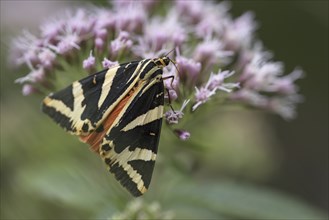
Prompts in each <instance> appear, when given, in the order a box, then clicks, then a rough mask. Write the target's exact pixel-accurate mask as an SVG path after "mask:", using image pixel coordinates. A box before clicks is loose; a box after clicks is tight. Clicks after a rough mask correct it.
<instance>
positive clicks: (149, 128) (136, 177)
mask: <svg viewBox="0 0 329 220" xmlns="http://www.w3.org/2000/svg"><path fill="white" fill-rule="evenodd" d="M158 72H159V75H158V76H159V77H157V79H156V80H154V82H151V83H150V82H148V83H145V84H144V85H142V86H140V87H137V88H136V91H135V92H134V94H132V98H131V99H130V100H129V101H128V102H127V103H126V106H125V108H124V109H123V110H122V111H121V113H120V116H119V117H117V119H118V120H117V121H116V122H115V123H114V124H113V127H112V128H111V129H109V131H108V133H107V134H106V135H105V137H104V138H103V141H102V144H101V147H100V155H101V157H102V158H103V160H104V162H105V163H106V164H107V166H108V169H109V171H110V172H111V173H113V174H114V175H115V177H116V179H117V180H118V181H119V182H120V183H121V185H123V186H124V187H125V188H127V189H128V191H129V192H130V193H131V194H132V195H134V196H140V195H142V194H143V193H144V192H146V190H147V189H148V187H149V185H150V181H151V177H152V172H153V168H154V164H155V159H156V154H157V150H158V143H159V135H160V131H161V123H162V116H163V103H164V86H163V82H162V79H161V76H162V70H160V69H159V70H158Z"/></svg>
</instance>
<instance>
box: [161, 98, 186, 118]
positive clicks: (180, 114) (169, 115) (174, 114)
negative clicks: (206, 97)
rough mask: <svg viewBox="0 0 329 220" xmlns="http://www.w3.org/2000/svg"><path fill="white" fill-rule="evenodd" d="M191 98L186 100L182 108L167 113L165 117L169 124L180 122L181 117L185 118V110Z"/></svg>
mask: <svg viewBox="0 0 329 220" xmlns="http://www.w3.org/2000/svg"><path fill="white" fill-rule="evenodd" d="M189 102H190V100H184V102H183V104H182V107H181V108H180V110H175V111H173V110H172V109H171V110H169V111H167V112H166V113H165V118H166V121H167V123H168V124H178V122H179V119H181V118H183V115H184V113H183V110H184V109H185V108H186V106H187V104H188V103H189Z"/></svg>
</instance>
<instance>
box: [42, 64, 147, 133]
mask: <svg viewBox="0 0 329 220" xmlns="http://www.w3.org/2000/svg"><path fill="white" fill-rule="evenodd" d="M144 61H145V60H142V61H135V62H131V63H127V64H122V65H119V66H116V67H113V68H110V69H107V70H103V71H100V72H98V73H95V74H93V75H90V76H88V77H86V78H84V79H81V80H79V81H75V82H73V83H72V84H71V85H70V86H68V87H66V88H65V89H63V90H61V91H59V92H56V93H53V94H50V95H49V96H47V97H46V98H45V99H44V100H43V103H42V111H43V112H45V113H46V114H47V115H49V116H50V117H51V118H52V119H53V120H54V121H55V122H56V123H57V124H59V125H60V126H61V127H63V128H64V129H65V130H66V131H68V132H70V133H72V134H75V135H88V134H90V133H91V132H93V131H94V130H95V129H96V128H98V126H99V125H100V124H101V123H102V121H103V120H104V119H105V118H106V117H107V115H109V113H110V112H111V111H112V110H113V108H115V106H116V105H117V104H118V103H119V102H120V101H121V100H122V99H123V98H124V97H125V96H126V95H127V93H128V92H129V91H130V90H131V89H132V88H133V87H134V85H135V84H136V83H137V82H138V77H139V74H140V68H141V66H142V64H143V62H144Z"/></svg>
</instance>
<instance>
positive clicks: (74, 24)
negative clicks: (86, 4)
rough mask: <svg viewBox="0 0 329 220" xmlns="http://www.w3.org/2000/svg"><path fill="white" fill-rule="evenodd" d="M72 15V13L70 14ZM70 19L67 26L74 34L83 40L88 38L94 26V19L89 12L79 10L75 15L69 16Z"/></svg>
mask: <svg viewBox="0 0 329 220" xmlns="http://www.w3.org/2000/svg"><path fill="white" fill-rule="evenodd" d="M68 13H70V12H68ZM68 17H70V19H69V20H68V24H67V26H68V27H70V28H71V30H72V32H74V33H76V34H78V35H79V37H80V38H81V39H84V38H85V37H87V35H88V34H89V33H90V32H91V30H92V29H93V26H94V19H92V17H91V16H89V15H88V11H87V10H85V9H83V8H79V9H78V10H77V11H76V13H75V14H74V15H68Z"/></svg>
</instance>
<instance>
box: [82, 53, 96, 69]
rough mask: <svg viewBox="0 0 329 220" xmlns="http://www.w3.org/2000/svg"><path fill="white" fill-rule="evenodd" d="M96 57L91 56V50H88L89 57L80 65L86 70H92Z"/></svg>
mask: <svg viewBox="0 0 329 220" xmlns="http://www.w3.org/2000/svg"><path fill="white" fill-rule="evenodd" d="M95 64H96V58H95V57H94V56H93V52H92V51H90V54H89V57H88V58H87V59H85V60H84V61H83V63H82V67H83V68H84V69H85V70H87V71H88V72H92V71H93V70H94V68H95Z"/></svg>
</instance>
